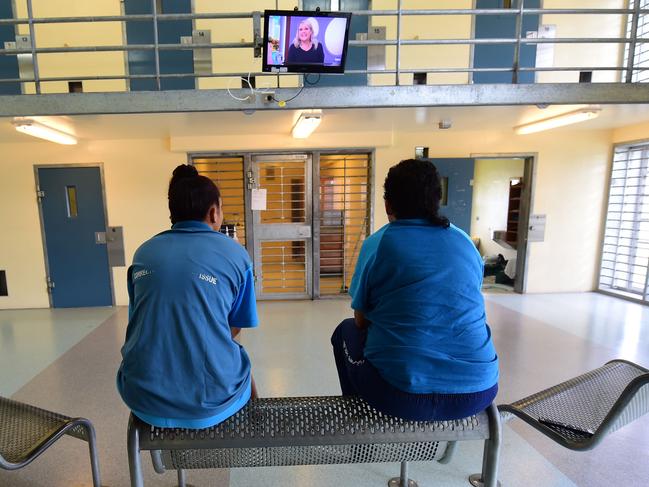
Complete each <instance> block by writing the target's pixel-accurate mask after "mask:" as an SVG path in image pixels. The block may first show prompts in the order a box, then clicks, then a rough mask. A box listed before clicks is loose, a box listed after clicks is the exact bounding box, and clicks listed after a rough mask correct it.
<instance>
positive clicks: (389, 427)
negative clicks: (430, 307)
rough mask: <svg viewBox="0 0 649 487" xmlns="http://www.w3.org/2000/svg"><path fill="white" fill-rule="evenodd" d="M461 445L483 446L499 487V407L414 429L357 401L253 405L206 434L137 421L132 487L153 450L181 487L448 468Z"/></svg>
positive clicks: (490, 477)
mask: <svg viewBox="0 0 649 487" xmlns="http://www.w3.org/2000/svg"><path fill="white" fill-rule="evenodd" d="M461 440H484V441H485V444H486V453H485V455H487V457H488V458H487V457H486V460H485V462H484V463H485V467H484V470H483V473H482V477H483V478H485V485H487V486H489V487H495V486H496V483H495V482H496V476H497V461H498V451H499V441H500V421H499V416H498V413H497V410H496V408H495V406H492V407H490V408H489V409H488V410H487V411H485V412H483V413H480V414H478V415H476V416H471V417H469V418H464V419H460V420H455V421H440V422H409V421H405V420H402V419H398V418H394V417H390V416H386V415H384V414H382V413H379V412H378V411H376V410H375V409H373V408H372V407H370V406H369V405H368V404H367V403H365V402H364V401H362V400H361V399H359V398H356V397H338V396H335V397H295V398H270V399H258V400H254V401H251V402H250V403H249V404H248V405H247V406H246V407H245V408H243V409H242V410H241V411H239V412H238V413H237V414H235V415H234V416H232V417H231V418H229V419H228V420H226V421H225V422H223V423H221V424H219V425H217V426H215V427H212V428H207V429H203V430H184V429H165V428H156V427H152V426H150V425H148V424H146V423H144V422H142V421H140V420H139V419H138V418H136V417H134V416H132V417H131V421H130V424H129V463H130V468H131V485H132V486H134V487H142V485H143V480H142V474H141V465H140V455H139V452H140V451H141V450H151V456H152V459H153V464H154V468H155V470H156V471H157V472H158V473H163V472H164V471H165V470H167V469H173V470H177V471H179V481H180V483H181V485H182V483H183V480H182V478H181V477H182V475H181V472H182V471H183V470H184V469H196V468H234V467H260V466H283V465H322V464H346V463H372V462H405V461H425V460H440V461H444V460H448V455H447V456H446V457H445V453H446V447H447V442H455V441H461ZM451 451H452V449H451Z"/></svg>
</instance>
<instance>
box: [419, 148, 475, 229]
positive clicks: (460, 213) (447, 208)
mask: <svg viewBox="0 0 649 487" xmlns="http://www.w3.org/2000/svg"><path fill="white" fill-rule="evenodd" d="M429 161H431V162H432V163H433V164H435V167H436V168H437V172H438V173H439V176H440V178H441V179H442V201H441V204H440V207H439V212H440V213H441V214H442V215H444V216H445V217H446V218H448V219H449V220H450V221H451V223H452V224H453V225H455V226H456V227H459V228H461V229H462V230H464V231H465V232H466V233H467V235H470V234H471V208H472V206H473V174H474V171H475V159H469V158H453V159H451V158H440V159H429Z"/></svg>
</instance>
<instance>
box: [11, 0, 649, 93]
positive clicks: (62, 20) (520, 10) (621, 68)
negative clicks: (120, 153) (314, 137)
mask: <svg viewBox="0 0 649 487" xmlns="http://www.w3.org/2000/svg"><path fill="white" fill-rule="evenodd" d="M26 3H27V13H28V16H27V18H15V19H0V26H7V25H13V26H15V27H16V28H17V26H20V25H27V26H28V27H29V38H30V39H29V43H30V45H29V46H28V47H13V46H10V47H7V43H5V47H4V48H3V49H0V55H3V56H16V55H31V60H32V63H33V76H30V77H19V78H0V83H34V85H35V92H36V93H41V84H42V83H46V82H56V81H70V80H75V81H84V80H140V79H154V80H155V83H156V87H157V89H158V90H160V89H161V80H162V79H168V78H195V79H198V78H232V77H236V78H239V77H244V78H245V77H250V76H273V77H274V76H277V75H276V74H273V73H262V72H212V73H196V72H192V73H162V72H161V68H160V53H161V52H162V51H177V50H185V51H191V50H194V49H210V50H212V49H239V48H247V49H253V50H254V56H255V57H257V58H258V57H261V52H262V42H263V40H262V30H261V17H262V13H261V12H242V13H225V12H222V13H188V14H164V13H158V11H157V10H156V4H157V2H156V0H152V1H151V9H152V13H151V14H138V15H110V16H85V17H52V18H38V17H34V16H33V7H32V0H26ZM401 4H402V2H401V0H399V1H398V3H397V5H398V7H397V9H396V10H365V11H354V12H353V15H354V16H365V17H371V18H375V17H377V18H378V17H390V18H393V19H396V37H395V38H394V39H381V40H369V39H365V40H350V41H349V45H350V46H351V47H366V48H370V47H377V46H391V47H395V48H396V53H395V59H394V61H395V62H394V67H393V68H386V69H349V70H346V71H345V72H346V73H347V74H363V75H379V74H381V75H384V74H392V75H394V84H395V85H399V84H400V75H401V74H412V73H421V72H425V73H432V74H442V73H511V81H512V83H518V82H519V79H520V75H521V73H526V72H534V73H538V72H565V71H572V72H575V71H593V72H595V71H609V72H615V73H621V74H622V76H621V81H623V82H626V83H631V82H633V81H634V73H635V74H636V75H637V73H639V72H643V71H645V70H649V67H647V63H646V62H645V63H642V62H637V56H636V50H637V48H638V45H640V44H644V43H647V42H649V37H647V38H645V37H639V36H638V35H637V33H638V26H639V25H643V24H644V20H643V19H649V17H646V16H647V15H649V10H648V9H643V8H642V7H643V6H644V4H643V2H641V1H636V2H633V3H632V4H631V6H632V8H620V9H610V8H607V9H582V8H572V9H544V8H525V6H524V5H525V2H524V0H521V1H520V2H519V6H518V7H517V8H511V9H504V8H499V9H420V10H408V9H403V8H401ZM492 15H496V16H513V17H515V18H516V32H515V35H514V36H513V37H510V38H488V39H476V38H466V39H464V38H452V39H451V38H449V39H419V38H416V39H405V38H403V36H402V30H403V29H402V21H403V19H404V17H412V16H429V17H440V16H471V18H472V21H475V18H476V16H492ZM530 15H538V16H541V15H558V16H574V17H576V18H577V17H579V16H592V15H596V16H599V15H609V16H610V15H618V16H625V19H626V20H627V21H628V23H629V25H630V28H629V29H628V32H629V34H628V35H627V36H626V37H597V36H593V37H559V38H538V37H527V36H526V35H524V32H523V21H524V18H525V16H530ZM228 19H252V39H253V40H252V41H251V42H210V43H193V44H190V45H188V44H182V43H178V44H169V43H160V42H159V35H158V26H159V24H160V23H161V22H168V21H174V20H192V21H196V20H228ZM129 21H150V22H152V24H153V33H154V42H153V43H152V44H122V45H97V46H72V47H67V46H60V47H39V39H38V38H37V36H36V29H35V26H36V25H41V24H78V23H99V22H129ZM542 44H554V45H562V44H575V45H576V44H582V45H583V44H616V45H619V46H620V48H621V49H623V51H624V52H625V56H624V58H625V59H624V61H622V62H621V63H619V64H618V65H611V66H576V65H575V66H550V67H524V66H521V49H522V47H523V46H527V45H542ZM448 45H466V46H478V45H513V46H514V54H513V59H512V63H511V67H492V68H476V67H472V66H469V67H440V66H430V67H425V68H416V69H414V68H402V48H404V47H406V46H448ZM129 51H152V52H153V53H154V63H155V72H154V73H152V74H128V73H126V74H118V75H102V76H88V75H86V76H78V75H75V74H74V73H70V75H69V76H56V77H51V76H50V77H47V76H41V73H40V70H39V62H38V59H39V55H44V54H52V53H80V52H124V53H127V52H129Z"/></svg>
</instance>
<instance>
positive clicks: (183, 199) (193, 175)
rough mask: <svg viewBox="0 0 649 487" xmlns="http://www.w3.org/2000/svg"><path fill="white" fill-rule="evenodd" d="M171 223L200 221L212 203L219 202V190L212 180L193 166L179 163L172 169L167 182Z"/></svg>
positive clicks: (216, 203) (217, 204)
mask: <svg viewBox="0 0 649 487" xmlns="http://www.w3.org/2000/svg"><path fill="white" fill-rule="evenodd" d="M167 195H168V198H169V212H170V213H171V223H172V224H174V223H177V222H181V221H186V220H197V221H202V220H204V219H205V217H206V216H207V212H208V211H209V209H210V207H211V206H212V205H216V206H217V207H218V206H219V204H220V200H221V192H220V191H219V188H218V187H217V186H216V184H214V182H213V181H212V180H211V179H210V178H208V177H205V176H201V175H199V174H198V171H197V170H196V168H195V167H194V166H190V165H188V164H181V165H180V166H178V167H177V168H176V169H174V172H173V175H172V176H171V181H170V182H169V192H168V194H167Z"/></svg>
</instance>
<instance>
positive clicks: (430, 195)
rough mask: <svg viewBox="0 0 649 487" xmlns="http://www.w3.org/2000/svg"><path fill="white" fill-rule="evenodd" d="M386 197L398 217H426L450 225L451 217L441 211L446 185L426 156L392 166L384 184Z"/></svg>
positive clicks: (384, 195) (443, 225) (443, 224)
mask: <svg viewBox="0 0 649 487" xmlns="http://www.w3.org/2000/svg"><path fill="white" fill-rule="evenodd" d="M383 188H384V193H383V198H385V200H386V201H387V202H388V203H389V204H390V208H391V209H392V212H393V214H394V216H395V218H396V219H397V220H401V219H407V218H425V219H428V220H430V222H431V223H432V224H433V225H436V226H440V227H444V228H447V227H448V226H449V225H450V222H449V221H448V218H446V217H444V216H442V215H440V214H439V202H440V199H441V196H442V185H441V181H440V177H439V173H438V172H437V168H436V167H435V165H434V164H433V163H432V162H429V161H425V160H422V159H406V160H405V161H401V162H400V163H399V164H397V165H395V166H392V167H391V168H390V170H389V171H388V176H387V177H386V178H385V184H384V185H383Z"/></svg>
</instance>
